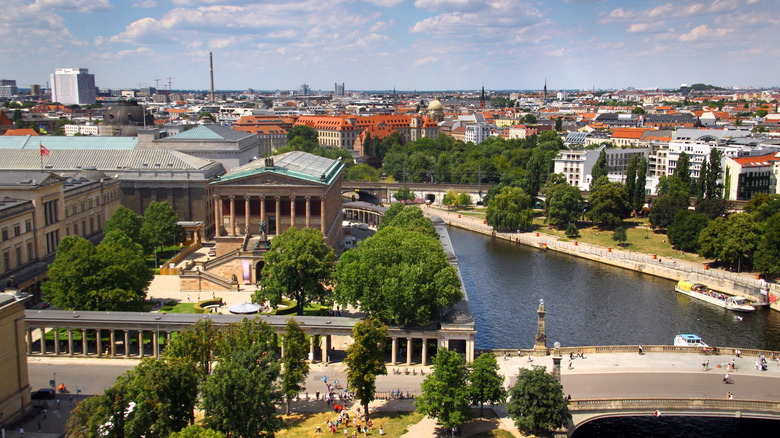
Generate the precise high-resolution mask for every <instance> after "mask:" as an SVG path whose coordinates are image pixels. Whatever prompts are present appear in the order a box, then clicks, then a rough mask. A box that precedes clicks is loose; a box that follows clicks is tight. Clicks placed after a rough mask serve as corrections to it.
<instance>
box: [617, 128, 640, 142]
mask: <svg viewBox="0 0 780 438" xmlns="http://www.w3.org/2000/svg"><path fill="white" fill-rule="evenodd" d="M645 131H647V129H644V128H617V129H615V130H614V131H612V138H632V139H635V140H639V139H640V138H642V134H644V133H645Z"/></svg>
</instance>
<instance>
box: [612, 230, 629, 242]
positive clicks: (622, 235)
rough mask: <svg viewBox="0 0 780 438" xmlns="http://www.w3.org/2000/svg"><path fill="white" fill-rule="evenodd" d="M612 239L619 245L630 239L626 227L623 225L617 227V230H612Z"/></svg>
mask: <svg viewBox="0 0 780 438" xmlns="http://www.w3.org/2000/svg"><path fill="white" fill-rule="evenodd" d="M612 240H613V241H614V242H617V244H618V245H623V244H624V243H625V242H626V241H627V240H628V235H627V234H626V229H625V228H623V227H617V228H615V231H613V232H612Z"/></svg>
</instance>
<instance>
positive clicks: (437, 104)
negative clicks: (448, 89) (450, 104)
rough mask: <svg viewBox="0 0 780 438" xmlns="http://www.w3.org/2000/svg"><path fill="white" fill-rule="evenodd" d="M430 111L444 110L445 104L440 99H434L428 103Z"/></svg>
mask: <svg viewBox="0 0 780 438" xmlns="http://www.w3.org/2000/svg"><path fill="white" fill-rule="evenodd" d="M428 111H444V105H442V104H441V102H439V99H433V100H432V101H431V103H429V104H428Z"/></svg>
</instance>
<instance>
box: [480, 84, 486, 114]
mask: <svg viewBox="0 0 780 438" xmlns="http://www.w3.org/2000/svg"><path fill="white" fill-rule="evenodd" d="M479 107H480V109H485V86H484V85H483V86H482V93H480V95H479Z"/></svg>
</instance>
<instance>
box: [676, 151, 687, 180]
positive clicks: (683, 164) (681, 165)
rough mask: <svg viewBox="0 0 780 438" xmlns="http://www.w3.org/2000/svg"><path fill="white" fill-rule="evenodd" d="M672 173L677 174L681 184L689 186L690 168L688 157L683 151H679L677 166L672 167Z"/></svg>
mask: <svg viewBox="0 0 780 438" xmlns="http://www.w3.org/2000/svg"><path fill="white" fill-rule="evenodd" d="M674 175H675V176H677V177H678V178H679V179H680V181H682V183H683V184H685V185H687V186H690V184H691V169H690V159H689V158H688V154H686V153H685V151H683V152H680V158H678V159H677V167H676V168H675V169H674Z"/></svg>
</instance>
